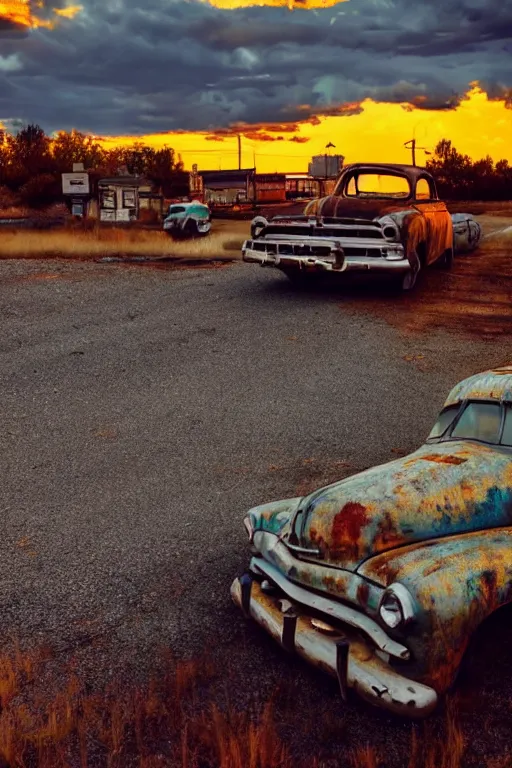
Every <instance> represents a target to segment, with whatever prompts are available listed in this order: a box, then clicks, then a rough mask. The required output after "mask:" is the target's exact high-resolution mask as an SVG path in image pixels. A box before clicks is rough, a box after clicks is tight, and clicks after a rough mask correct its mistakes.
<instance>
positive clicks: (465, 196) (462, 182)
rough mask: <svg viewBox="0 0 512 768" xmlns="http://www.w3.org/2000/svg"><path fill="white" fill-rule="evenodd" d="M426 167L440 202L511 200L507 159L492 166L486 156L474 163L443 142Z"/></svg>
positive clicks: (511, 178) (511, 180) (510, 169)
mask: <svg viewBox="0 0 512 768" xmlns="http://www.w3.org/2000/svg"><path fill="white" fill-rule="evenodd" d="M426 168H427V170H428V171H430V173H431V174H432V175H433V176H434V177H435V179H436V183H437V189H438V192H439V196H440V198H441V199H445V200H512V167H511V166H510V165H509V163H508V160H499V161H498V162H497V163H494V161H493V159H492V158H491V157H490V156H489V155H487V157H484V158H483V159H482V160H477V161H473V160H471V158H470V157H469V155H463V154H461V153H460V152H457V150H456V149H455V147H454V146H453V145H452V143H451V141H449V140H448V139H442V140H441V141H440V142H439V143H438V145H437V146H436V148H435V152H434V155H433V157H432V159H431V160H429V161H428V162H427V164H426Z"/></svg>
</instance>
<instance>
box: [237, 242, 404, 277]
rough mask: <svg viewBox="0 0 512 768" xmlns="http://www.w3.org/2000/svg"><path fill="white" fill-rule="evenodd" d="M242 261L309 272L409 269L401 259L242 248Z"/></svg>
mask: <svg viewBox="0 0 512 768" xmlns="http://www.w3.org/2000/svg"><path fill="white" fill-rule="evenodd" d="M242 261H246V262H249V263H253V264H260V265H261V266H262V267H277V269H297V270H299V269H302V270H306V271H311V272H333V273H334V274H336V273H338V274H340V273H342V272H387V273H388V274H393V275H395V274H397V273H400V272H401V273H403V272H408V271H409V270H410V268H411V265H410V264H409V261H408V260H407V259H406V258H405V257H404V258H403V259H393V260H390V259H386V258H385V257H380V258H379V257H372V258H369V257H367V256H345V258H344V259H343V260H338V261H335V260H334V259H332V260H330V259H323V258H318V257H315V256H288V255H286V256H284V255H281V254H279V255H278V254H270V253H265V252H263V251H255V250H253V249H252V248H244V250H243V253H242Z"/></svg>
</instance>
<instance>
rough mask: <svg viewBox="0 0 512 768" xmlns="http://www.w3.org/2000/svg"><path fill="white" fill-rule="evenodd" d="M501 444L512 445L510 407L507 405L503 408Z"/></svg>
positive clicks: (511, 412)
mask: <svg viewBox="0 0 512 768" xmlns="http://www.w3.org/2000/svg"><path fill="white" fill-rule="evenodd" d="M501 444H502V445H509V446H512V407H510V406H507V408H506V410H505V424H504V426H503V435H502V436H501Z"/></svg>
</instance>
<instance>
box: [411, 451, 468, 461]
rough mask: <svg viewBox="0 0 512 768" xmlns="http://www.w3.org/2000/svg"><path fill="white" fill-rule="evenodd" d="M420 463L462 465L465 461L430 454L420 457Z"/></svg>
mask: <svg viewBox="0 0 512 768" xmlns="http://www.w3.org/2000/svg"><path fill="white" fill-rule="evenodd" d="M420 458H421V461H434V462H436V464H464V462H465V461H467V459H463V458H461V457H460V456H443V455H440V454H437V453H431V454H430V455H429V456H421V457H420Z"/></svg>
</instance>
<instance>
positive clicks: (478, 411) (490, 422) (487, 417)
mask: <svg viewBox="0 0 512 768" xmlns="http://www.w3.org/2000/svg"><path fill="white" fill-rule="evenodd" d="M500 427H501V406H500V405H499V403H469V404H468V405H467V407H466V408H465V409H464V411H463V413H462V415H461V417H460V419H459V421H458V422H457V424H456V426H455V428H454V429H453V430H452V434H451V436H452V438H456V439H459V440H464V439H467V440H471V439H472V440H482V441H483V442H485V443H494V444H497V443H498V442H499V436H500Z"/></svg>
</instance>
